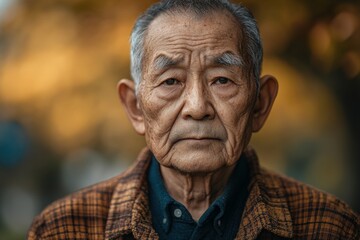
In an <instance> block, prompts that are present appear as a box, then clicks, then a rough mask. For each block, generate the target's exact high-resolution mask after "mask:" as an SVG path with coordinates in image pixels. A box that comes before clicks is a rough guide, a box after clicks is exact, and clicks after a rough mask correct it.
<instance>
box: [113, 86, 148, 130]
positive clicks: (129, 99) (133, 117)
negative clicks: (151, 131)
mask: <svg viewBox="0 0 360 240" xmlns="http://www.w3.org/2000/svg"><path fill="white" fill-rule="evenodd" d="M117 88H118V93H119V97H120V100H121V103H122V105H123V106H124V108H125V111H126V114H127V116H128V118H129V120H130V122H131V124H132V125H133V127H134V129H135V131H136V132H137V133H138V134H140V135H144V134H145V124H144V117H143V114H142V111H141V109H140V105H139V103H138V99H137V97H136V94H135V83H134V81H131V80H128V79H122V80H120V82H119V83H118V85H117Z"/></svg>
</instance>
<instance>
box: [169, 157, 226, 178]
mask: <svg viewBox="0 0 360 240" xmlns="http://www.w3.org/2000/svg"><path fill="white" fill-rule="evenodd" d="M169 163H170V166H169V167H170V168H173V169H176V170H178V171H180V172H183V173H190V174H206V173H211V172H216V171H218V170H220V169H221V168H223V167H225V166H226V161H225V159H224V157H223V156H217V155H214V154H209V153H206V154H191V153H184V154H182V155H181V156H176V155H173V156H172V159H171V160H170V161H169Z"/></svg>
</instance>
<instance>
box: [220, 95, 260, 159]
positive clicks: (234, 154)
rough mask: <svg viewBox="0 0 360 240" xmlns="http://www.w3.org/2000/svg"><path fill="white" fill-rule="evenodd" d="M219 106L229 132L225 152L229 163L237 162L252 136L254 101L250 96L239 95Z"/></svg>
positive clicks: (222, 120)
mask: <svg viewBox="0 0 360 240" xmlns="http://www.w3.org/2000/svg"><path fill="white" fill-rule="evenodd" d="M222 103H223V104H220V105H218V106H217V109H218V115H219V118H220V120H221V122H222V124H223V126H224V128H225V129H226V132H227V142H226V144H225V149H224V150H225V151H226V154H227V155H228V161H229V162H230V164H231V162H233V161H237V159H238V158H239V157H240V154H241V152H242V150H243V149H244V147H245V146H246V145H247V144H248V141H249V138H250V136H251V113H252V105H253V104H252V101H250V98H249V97H248V96H244V95H238V96H237V97H236V98H233V99H230V100H229V101H227V102H222Z"/></svg>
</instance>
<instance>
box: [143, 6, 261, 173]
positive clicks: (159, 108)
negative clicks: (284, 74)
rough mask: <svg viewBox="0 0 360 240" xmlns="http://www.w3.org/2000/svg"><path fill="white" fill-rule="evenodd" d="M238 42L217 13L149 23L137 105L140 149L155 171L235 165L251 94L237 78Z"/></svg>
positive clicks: (247, 132)
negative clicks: (152, 161)
mask: <svg viewBox="0 0 360 240" xmlns="http://www.w3.org/2000/svg"><path fill="white" fill-rule="evenodd" d="M240 38H241V32H240V31H239V25H238V24H237V23H236V22H235V20H234V19H233V17H232V16H230V15H229V14H227V13H223V12H216V13H212V14H208V15H206V16H203V17H195V16H194V15H193V14H191V13H190V14H182V13H174V14H162V15H160V16H159V17H157V18H156V19H155V20H154V21H153V22H152V23H151V25H150V27H149V30H148V34H147V36H146V39H145V54H144V56H145V57H144V61H143V66H144V67H143V80H142V82H141V83H140V86H139V94H138V100H139V108H140V110H141V112H142V114H143V118H144V128H145V138H146V141H147V145H148V146H149V148H150V149H151V150H152V152H153V153H154V155H155V157H156V158H157V159H158V161H159V162H160V164H162V165H163V166H166V167H170V168H175V169H177V170H180V171H183V172H187V173H200V172H201V173H207V172H211V171H216V170H219V169H221V168H223V167H226V166H231V165H233V164H234V163H235V162H236V161H237V160H238V159H239V157H240V155H241V153H242V151H243V149H244V147H246V145H247V144H248V141H249V139H250V136H251V120H252V109H253V106H254V102H255V92H256V84H255V82H254V81H255V80H249V79H247V78H246V77H244V76H246V74H243V72H244V67H242V66H241V59H242V57H241V53H240V52H239V42H240Z"/></svg>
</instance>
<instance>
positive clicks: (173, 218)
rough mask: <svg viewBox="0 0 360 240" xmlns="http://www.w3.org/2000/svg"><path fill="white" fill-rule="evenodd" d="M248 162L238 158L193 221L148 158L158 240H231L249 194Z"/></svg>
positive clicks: (157, 168)
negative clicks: (223, 184)
mask: <svg viewBox="0 0 360 240" xmlns="http://www.w3.org/2000/svg"><path fill="white" fill-rule="evenodd" d="M248 180H249V177H248V168H247V161H246V159H244V157H241V158H240V160H239V161H238V163H237V165H236V167H235V168H234V171H233V173H232V175H231V176H230V178H229V181H228V183H227V185H226V187H225V189H224V192H223V193H222V195H220V196H219V197H218V198H217V199H216V200H215V201H214V202H213V203H212V204H211V205H210V207H209V208H208V209H207V210H206V211H205V213H204V214H203V215H202V216H201V217H200V219H199V221H198V222H196V221H195V220H193V218H192V217H191V214H190V213H189V211H188V210H187V209H186V208H185V206H184V205H182V204H181V203H179V202H177V201H175V200H174V199H173V198H172V197H171V196H170V195H169V194H168V192H167V190H166V189H165V185H164V182H163V179H162V177H161V173H160V165H159V163H158V161H157V160H156V159H155V157H153V158H152V160H151V165H150V169H149V174H148V183H149V201H150V211H151V216H152V224H153V227H154V229H155V231H156V232H157V233H158V235H159V237H160V239H174V240H180V239H184V240H185V239H186V240H189V239H234V238H235V236H236V233H237V232H238V228H239V225H240V221H241V216H242V212H243V210H244V207H245V202H246V199H247V197H248V191H247V185H248Z"/></svg>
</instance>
